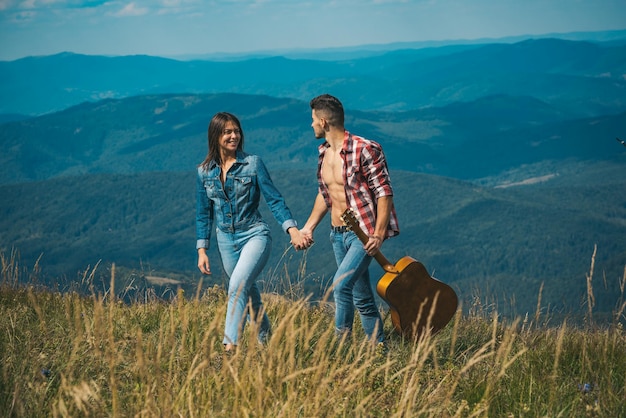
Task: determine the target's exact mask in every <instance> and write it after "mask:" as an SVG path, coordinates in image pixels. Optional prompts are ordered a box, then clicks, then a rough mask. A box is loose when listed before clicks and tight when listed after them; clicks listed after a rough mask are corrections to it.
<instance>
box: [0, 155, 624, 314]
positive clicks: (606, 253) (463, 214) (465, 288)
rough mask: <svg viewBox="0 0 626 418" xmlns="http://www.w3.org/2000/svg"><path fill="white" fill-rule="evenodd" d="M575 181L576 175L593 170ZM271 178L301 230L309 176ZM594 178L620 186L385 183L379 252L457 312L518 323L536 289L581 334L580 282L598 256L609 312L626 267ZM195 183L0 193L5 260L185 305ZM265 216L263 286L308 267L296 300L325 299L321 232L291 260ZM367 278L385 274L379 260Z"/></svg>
mask: <svg viewBox="0 0 626 418" xmlns="http://www.w3.org/2000/svg"><path fill="white" fill-rule="evenodd" d="M621 167H622V166H616V167H615V168H614V169H613V171H612V172H613V173H619V172H620V171H621V170H622V168H621ZM580 169H581V171H583V172H584V173H586V174H585V175H587V174H588V173H589V172H590V171H591V170H590V169H588V168H584V167H581V168H580ZM603 173H604V172H603ZM272 175H273V178H274V181H275V183H276V185H277V187H278V188H279V189H280V190H281V192H282V193H283V195H284V196H285V199H286V201H287V203H288V205H289V207H290V208H291V210H292V212H293V214H294V216H295V217H296V219H297V220H298V222H300V223H301V224H302V223H304V221H305V220H306V216H307V215H308V213H309V212H310V210H311V205H312V202H313V200H314V197H315V193H316V191H317V189H316V183H315V172H314V171H307V170H300V171H293V170H289V171H279V170H276V171H274V172H273V173H272ZM583 177H584V176H583ZM599 177H601V178H607V179H615V181H609V180H607V182H606V184H603V183H602V181H595V182H594V183H590V184H584V183H583V181H581V180H580V178H575V177H573V176H572V175H569V174H568V175H566V174H564V175H562V176H558V177H557V178H556V179H554V180H553V181H552V182H549V183H548V184H545V185H541V184H537V185H529V186H524V187H509V188H501V189H496V188H492V187H483V186H477V185H475V184H472V183H469V182H464V181H460V180H454V179H448V178H444V177H439V176H432V175H427V174H420V173H411V172H403V171H393V172H392V180H393V184H394V191H395V193H396V196H395V205H396V208H397V211H398V216H399V218H400V228H401V233H400V235H399V236H398V237H394V238H393V239H390V240H388V241H386V242H385V245H384V246H383V249H382V250H383V253H384V254H385V256H386V257H387V258H388V259H389V260H392V261H397V260H399V259H400V258H402V257H403V256H405V255H410V256H412V257H414V258H417V259H419V260H420V261H422V262H423V263H424V265H425V266H426V267H427V268H428V269H429V271H430V272H431V273H432V274H434V275H435V277H437V278H439V279H440V280H443V281H445V282H446V283H448V284H450V285H452V286H453V287H454V288H455V289H456V291H457V293H458V294H459V296H460V297H461V299H462V300H464V305H465V306H468V304H469V303H471V300H472V298H473V296H474V293H475V292H477V293H479V294H480V295H481V296H482V298H483V299H488V300H489V303H495V304H496V306H497V310H498V312H499V313H500V314H503V315H507V316H509V317H515V316H523V315H525V314H526V313H527V312H533V311H534V310H535V304H536V298H537V295H538V294H539V292H540V290H541V289H542V288H543V302H544V305H545V307H546V309H547V310H549V311H550V312H551V313H554V312H558V313H560V314H563V315H567V314H571V315H572V316H577V318H576V321H577V322H579V320H580V319H581V318H582V316H583V315H584V313H585V309H584V305H583V301H584V298H585V295H586V284H585V272H586V271H588V270H589V265H590V262H591V256H592V254H593V251H594V247H596V246H597V254H596V269H597V272H598V273H597V275H596V284H595V286H594V289H595V298H596V305H595V307H594V312H597V313H600V312H603V313H605V314H607V313H610V312H611V311H612V310H613V309H614V308H615V301H616V300H617V298H618V297H619V294H620V288H619V281H620V278H621V275H622V269H623V266H624V264H626V252H625V249H626V224H625V223H624V221H623V220H624V219H626V183H624V182H623V181H622V180H621V178H619V176H616V175H608V176H607V175H602V176H599ZM194 181H195V178H194V174H193V172H185V173H171V172H170V173H158V172H154V173H143V174H135V175H119V174H118V175H108V174H99V175H84V176H69V177H61V178H54V179H50V180H46V181H41V182H29V183H20V184H15V185H0V195H2V196H3V197H4V200H3V201H2V202H1V203H0V213H2V214H3V216H2V217H0V231H2V235H1V237H0V250H1V251H4V252H6V253H10V252H11V251H12V249H14V250H15V251H17V252H18V254H19V257H18V259H19V261H20V264H21V265H22V266H25V267H28V268H32V267H33V266H34V265H35V263H36V262H37V260H39V262H38V267H39V270H38V275H37V280H38V282H39V283H43V284H46V285H48V286H50V287H53V288H57V289H59V290H61V291H67V290H80V291H81V293H85V292H84V291H85V290H86V293H90V289H88V288H87V289H86V288H85V287H84V286H82V287H81V288H79V287H78V285H77V283H78V284H80V283H81V282H82V281H83V277H84V275H85V274H86V273H85V271H87V274H89V271H90V270H91V269H93V267H94V266H96V265H99V268H98V269H97V271H96V273H95V278H94V280H95V283H96V288H97V289H106V288H107V287H108V283H109V282H110V271H109V270H108V269H110V266H111V264H112V263H115V264H116V265H117V266H118V273H119V274H118V277H119V278H120V279H122V278H126V277H127V278H128V280H127V281H124V282H122V283H120V284H118V286H117V287H118V288H122V287H124V288H126V287H128V286H138V287H139V288H143V287H145V286H147V285H148V284H149V283H147V282H145V278H146V277H148V276H158V277H165V278H169V279H176V280H178V281H180V282H181V283H182V285H183V288H184V289H186V291H187V292H192V293H194V292H195V289H196V287H197V284H198V282H199V280H200V277H201V275H200V273H199V272H198V271H197V268H196V252H195V232H194V199H195V196H194V187H195V183H194ZM567 181H570V182H569V183H567ZM579 183H583V184H582V185H579ZM261 210H262V214H263V217H264V218H265V219H266V220H267V222H268V224H269V225H270V227H271V228H272V236H273V244H272V247H273V248H272V257H271V259H270V261H269V263H268V266H267V268H266V270H265V273H264V277H263V278H262V280H264V281H266V282H268V283H273V282H274V281H275V278H276V277H290V278H291V279H290V281H291V282H293V281H295V280H297V279H299V278H300V276H299V275H300V272H301V271H302V269H301V265H302V264H303V263H305V264H306V271H305V272H304V284H303V285H302V286H303V288H304V294H305V295H309V294H311V295H312V296H311V297H312V298H313V299H320V298H322V297H323V295H324V291H325V289H324V286H323V283H325V282H327V281H328V279H329V277H332V274H333V273H334V267H333V266H334V265H335V261H334V258H333V255H332V249H331V247H330V244H329V241H328V228H327V223H326V222H329V221H328V220H325V221H324V222H323V223H322V224H321V225H320V227H319V228H318V229H317V230H316V232H315V245H314V246H313V248H311V249H310V250H309V251H308V252H306V253H303V252H296V251H294V250H293V249H290V247H289V241H288V239H287V237H286V236H285V235H284V233H283V232H282V231H281V230H280V226H279V225H278V224H277V223H276V222H275V221H274V219H273V218H272V216H271V214H270V213H269V212H268V210H267V207H266V205H265V204H262V205H261ZM212 242H213V244H212V248H211V258H212V260H213V261H214V263H213V267H214V272H215V273H214V275H213V276H212V277H210V278H204V280H203V281H204V285H205V286H207V287H210V286H212V285H214V284H218V285H221V284H223V283H224V278H223V277H222V276H223V275H222V274H221V271H220V263H219V254H218V252H217V250H216V248H215V247H216V246H215V243H214V241H212ZM122 268H124V269H122ZM371 276H372V279H378V278H380V277H381V276H382V270H381V269H380V267H379V266H378V265H377V264H376V263H375V262H373V263H372V267H371ZM176 288H177V286H170V287H169V290H168V289H166V288H165V287H156V288H155V293H156V294H157V295H159V296H161V295H162V294H163V293H164V292H168V295H171V294H172V293H174V294H175V293H176ZM570 320H572V317H570Z"/></svg>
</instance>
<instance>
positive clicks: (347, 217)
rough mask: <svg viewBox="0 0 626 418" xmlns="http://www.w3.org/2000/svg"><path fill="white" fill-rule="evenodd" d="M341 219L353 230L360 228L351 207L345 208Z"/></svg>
mask: <svg viewBox="0 0 626 418" xmlns="http://www.w3.org/2000/svg"><path fill="white" fill-rule="evenodd" d="M341 220H342V221H343V223H345V224H346V226H347V227H348V229H351V230H353V231H357V230H358V229H359V228H360V227H359V221H358V219H357V218H356V214H355V212H354V209H352V208H347V209H346V210H345V211H344V212H343V213H342V214H341Z"/></svg>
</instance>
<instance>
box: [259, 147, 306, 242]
mask: <svg viewBox="0 0 626 418" xmlns="http://www.w3.org/2000/svg"><path fill="white" fill-rule="evenodd" d="M257 179H258V182H259V187H260V189H261V193H263V197H264V198H265V202H266V203H267V206H269V208H270V211H271V212H272V215H274V219H276V222H278V223H279V224H280V226H281V228H282V229H283V232H285V233H287V230H288V229H289V228H291V227H297V226H298V224H297V223H296V221H295V220H294V219H293V216H292V215H291V211H290V210H289V208H288V207H287V203H286V202H285V199H284V198H283V196H282V195H281V194H280V192H279V191H278V189H277V188H276V186H274V182H273V181H272V178H271V177H270V173H269V171H268V170H267V168H266V167H265V164H264V163H263V160H261V158H258V157H257Z"/></svg>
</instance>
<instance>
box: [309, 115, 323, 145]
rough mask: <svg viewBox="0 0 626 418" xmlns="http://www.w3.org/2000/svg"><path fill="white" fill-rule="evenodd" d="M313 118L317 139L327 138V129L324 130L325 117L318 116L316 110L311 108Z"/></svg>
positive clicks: (312, 125)
mask: <svg viewBox="0 0 626 418" xmlns="http://www.w3.org/2000/svg"><path fill="white" fill-rule="evenodd" d="M311 119H313V122H312V123H311V128H313V132H314V133H315V137H316V138H317V139H320V138H326V131H325V130H324V125H325V123H326V121H325V120H324V119H323V118H320V117H318V115H317V112H316V111H315V110H311Z"/></svg>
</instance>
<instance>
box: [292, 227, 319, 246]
mask: <svg viewBox="0 0 626 418" xmlns="http://www.w3.org/2000/svg"><path fill="white" fill-rule="evenodd" d="M288 232H289V236H290V237H291V245H293V247H294V248H295V249H296V250H306V249H307V248H309V247H310V246H311V245H312V244H313V237H312V236H311V235H307V234H305V233H303V231H300V230H298V228H296V227H293V228H289V231H288Z"/></svg>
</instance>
